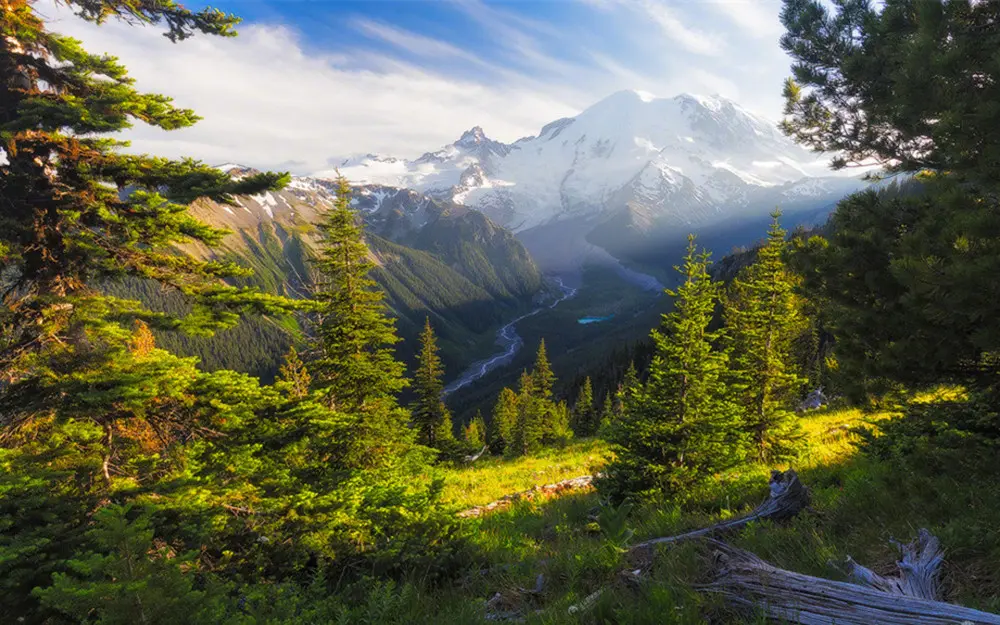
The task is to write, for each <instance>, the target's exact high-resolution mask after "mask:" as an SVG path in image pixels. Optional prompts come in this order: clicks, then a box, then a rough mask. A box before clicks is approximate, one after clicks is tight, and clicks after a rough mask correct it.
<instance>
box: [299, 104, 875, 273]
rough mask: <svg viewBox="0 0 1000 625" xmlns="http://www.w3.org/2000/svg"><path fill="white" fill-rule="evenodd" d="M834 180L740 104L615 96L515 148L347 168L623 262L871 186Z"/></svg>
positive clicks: (363, 162)
mask: <svg viewBox="0 0 1000 625" xmlns="http://www.w3.org/2000/svg"><path fill="white" fill-rule="evenodd" d="M825 169H826V167H825V162H824V161H823V160H821V159H819V158H817V157H816V156H815V155H814V154H812V153H810V152H807V151H805V150H803V149H802V148H800V147H799V146H797V145H796V144H794V143H793V142H791V141H790V140H788V139H787V138H786V137H784V136H783V135H782V134H781V133H780V132H779V131H778V130H777V128H776V127H775V125H774V124H772V123H771V122H768V121H767V120H765V119H763V118H761V117H758V116H756V115H754V114H752V113H750V112H748V111H746V110H745V109H743V108H742V107H740V106H739V105H738V104H736V103H734V102H732V101H729V100H726V99H724V98H721V97H702V96H694V95H688V94H683V95H680V96H677V97H674V98H653V97H650V96H648V95H647V94H643V93H640V92H636V91H621V92H618V93H615V94H613V95H611V96H609V97H607V98H605V99H604V100H601V101H600V102H598V103H596V104H594V105H593V106H591V107H590V108H588V109H586V110H585V111H583V112H582V113H580V114H579V115H577V116H576V117H573V118H565V119H560V120H556V121H554V122H552V123H550V124H548V125H546V126H544V127H543V128H542V130H541V132H540V133H539V134H538V136H535V137H526V138H524V139H520V140H518V141H516V142H514V143H512V144H504V143H500V142H497V141H493V140H491V139H489V138H488V137H487V136H486V135H485V133H483V131H482V129H481V128H478V127H477V128H473V129H472V130H470V131H468V132H466V133H465V134H464V135H463V136H462V137H461V138H460V139H459V140H458V141H456V142H455V143H453V144H451V145H448V146H446V147H444V148H443V149H441V150H438V151H437V152H432V153H428V154H425V155H423V156H421V157H420V158H418V159H415V160H412V161H407V160H402V159H398V158H392V157H382V156H378V155H366V156H363V157H360V158H352V159H346V160H344V161H343V162H342V163H340V165H339V171H341V172H342V173H344V175H345V176H347V177H348V178H349V179H350V180H352V181H356V182H357V183H359V184H376V185H382V186H383V187H393V188H405V189H413V190H416V191H419V192H420V193H423V194H426V195H428V196H430V197H433V198H437V199H441V200H446V201H449V202H453V203H457V204H464V205H466V206H469V207H472V208H475V209H477V210H480V211H482V212H483V213H485V214H486V215H487V216H489V217H490V218H491V219H493V220H494V221H496V222H497V223H499V224H501V225H503V226H506V227H508V228H510V229H511V230H513V231H515V232H517V233H519V235H521V234H523V233H524V232H526V231H530V230H532V229H536V228H539V227H541V226H546V225H552V224H557V223H562V222H569V221H573V222H575V223H577V224H579V223H585V224H588V228H587V231H588V233H589V234H592V235H596V236H588V237H587V239H589V240H590V241H591V242H594V243H597V244H598V245H600V246H602V247H605V248H606V249H608V251H611V252H612V253H613V254H615V255H616V256H619V257H620V258H621V257H623V256H627V255H630V254H635V253H636V252H638V251H640V250H641V249H643V248H647V247H655V246H656V245H657V244H659V243H661V242H662V241H663V239H664V237H669V236H670V235H676V234H677V233H679V232H683V234H686V233H687V232H689V231H692V230H699V229H701V228H705V227H708V226H718V225H720V224H724V223H725V222H727V221H747V220H753V219H754V218H757V217H761V216H765V215H766V214H767V213H769V212H770V211H771V210H773V209H774V208H775V206H781V207H782V208H783V210H784V211H785V212H786V214H792V213H795V212H798V211H803V210H806V211H808V210H815V209H816V208H817V207H819V206H825V205H829V204H832V203H833V202H834V201H836V200H838V199H840V198H841V197H843V196H844V195H845V194H847V193H850V192H852V191H854V190H856V189H858V188H859V187H860V186H861V185H862V183H861V181H859V180H857V179H853V178H847V177H839V176H830V175H826V172H825ZM331 175H332V172H320V173H318V174H316V177H317V178H324V177H328V176H331ZM536 238H537V237H536ZM543 239H544V237H543Z"/></svg>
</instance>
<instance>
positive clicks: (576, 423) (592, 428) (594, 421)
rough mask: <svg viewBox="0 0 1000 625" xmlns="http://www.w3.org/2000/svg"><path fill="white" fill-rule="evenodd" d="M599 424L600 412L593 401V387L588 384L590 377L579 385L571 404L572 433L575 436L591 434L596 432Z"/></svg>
mask: <svg viewBox="0 0 1000 625" xmlns="http://www.w3.org/2000/svg"><path fill="white" fill-rule="evenodd" d="M599 425H600V413H599V412H598V411H597V405H596V404H595V403H594V389H593V386H591V384H590V377H587V378H586V379H585V380H584V381H583V386H581V387H580V394H579V395H577V396H576V402H575V403H574V404H573V420H572V423H571V426H572V428H573V433H574V434H576V435H577V436H592V435H593V434H595V433H596V432H597V428H598V426H599Z"/></svg>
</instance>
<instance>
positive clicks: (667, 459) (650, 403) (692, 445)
mask: <svg viewBox="0 0 1000 625" xmlns="http://www.w3.org/2000/svg"><path fill="white" fill-rule="evenodd" d="M708 258H709V255H708V254H707V253H698V252H697V250H696V248H695V243H694V237H689V239H688V250H687V255H686V256H685V258H684V264H683V266H682V267H678V271H680V272H681V274H682V275H683V277H684V282H683V283H682V284H681V286H680V287H679V288H678V289H677V291H667V293H668V294H669V295H671V296H672V297H673V298H674V310H673V312H670V313H668V314H666V315H664V316H663V323H662V325H661V327H660V328H659V329H657V330H654V331H653V332H652V339H653V342H654V343H655V345H656V353H655V355H654V357H653V361H652V363H651V365H650V369H649V377H648V379H647V381H646V383H645V384H644V385H639V386H636V387H634V388H633V389H632V390H630V391H629V392H628V394H627V395H626V397H625V405H624V409H623V414H622V416H621V417H620V418H619V419H617V420H616V421H615V422H613V424H612V426H611V428H610V431H609V434H608V440H609V441H610V442H611V444H612V450H613V451H614V454H615V458H614V460H612V461H611V462H610V463H609V465H608V466H607V468H606V469H605V475H604V476H603V477H602V478H601V479H600V480H599V482H598V488H600V489H601V490H602V491H604V492H605V493H606V494H608V495H609V496H611V497H612V498H613V499H616V500H621V499H624V498H626V497H628V496H630V495H639V496H643V495H649V494H653V493H657V492H666V493H668V494H671V493H678V492H683V490H684V489H685V488H687V487H689V486H690V485H691V484H693V483H696V482H698V481H699V480H701V479H703V478H705V477H706V476H708V475H710V474H712V473H714V472H717V471H719V470H722V469H725V468H727V467H729V466H732V465H733V464H734V463H735V462H737V461H738V460H739V457H740V455H739V453H738V451H739V449H740V447H741V441H739V438H738V434H739V428H738V425H739V411H738V407H737V406H736V405H735V403H734V402H733V401H732V400H731V399H730V397H729V394H728V392H727V389H726V387H725V380H724V378H725V375H726V370H727V366H728V361H729V357H728V353H727V352H726V351H724V350H722V349H720V347H719V346H720V343H721V340H722V337H723V333H722V331H721V330H712V329H710V328H711V324H712V320H713V316H714V312H715V306H716V303H717V302H718V299H719V285H718V284H717V283H715V282H713V281H712V278H711V276H710V275H709V273H708V265H709V260H708Z"/></svg>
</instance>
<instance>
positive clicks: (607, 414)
mask: <svg viewBox="0 0 1000 625" xmlns="http://www.w3.org/2000/svg"><path fill="white" fill-rule="evenodd" d="M614 420H615V409H614V406H613V404H612V403H611V392H610V391H609V392H607V393H605V394H604V405H603V406H602V407H601V421H600V423H599V425H598V429H597V433H598V434H599V435H600V436H606V435H607V432H608V429H609V428H610V427H611V424H612V423H613V422H614Z"/></svg>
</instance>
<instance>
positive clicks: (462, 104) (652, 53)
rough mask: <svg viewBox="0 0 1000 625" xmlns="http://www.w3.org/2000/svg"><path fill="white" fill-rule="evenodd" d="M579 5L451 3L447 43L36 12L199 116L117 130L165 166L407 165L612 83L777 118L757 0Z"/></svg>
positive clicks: (550, 113)
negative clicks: (542, 12) (180, 31)
mask: <svg viewBox="0 0 1000 625" xmlns="http://www.w3.org/2000/svg"><path fill="white" fill-rule="evenodd" d="M584 1H585V2H586V4H583V3H582V2H581V3H576V4H572V5H570V4H566V5H565V6H566V7H568V8H570V9H572V10H573V11H576V14H574V15H573V16H572V17H575V19H578V20H579V22H578V23H577V24H574V23H573V22H571V21H562V17H563V16H562V15H561V14H560V15H559V18H558V19H556V18H553V14H552V13H549V14H548V15H549V19H548V21H546V20H543V19H541V18H540V17H539V15H535V14H532V15H531V16H530V17H529V16H527V15H525V13H526V11H524V10H519V8H518V7H520V5H514V4H508V5H504V6H503V7H497V6H495V5H491V4H487V3H486V2H483V1H481V0H451V2H449V3H448V4H446V5H442V6H445V7H450V9H445V13H446V14H447V15H449V16H451V17H452V18H454V19H455V20H456V24H462V26H461V27H460V28H462V29H463V30H462V31H461V33H462V35H464V36H456V37H452V36H450V35H452V34H454V32H453V31H454V30H455V28H457V27H456V26H455V24H452V25H451V26H452V28H451V30H449V29H448V28H437V29H435V30H434V33H435V35H434V36H430V35H429V34H428V32H425V31H423V30H421V29H420V28H419V26H418V24H419V23H420V22H419V20H418V21H416V22H410V23H407V24H404V23H396V22H395V21H393V18H392V17H389V16H387V15H386V14H385V13H383V14H381V15H380V16H379V17H378V18H377V19H376V18H375V17H373V16H370V15H360V14H357V13H350V12H343V11H342V12H341V13H339V14H336V15H333V14H331V15H330V16H329V18H328V19H329V20H330V23H329V24H325V23H324V27H326V28H331V29H333V28H337V29H340V28H347V29H349V30H350V31H351V32H350V35H352V36H353V37H345V38H340V39H337V40H333V39H328V38H323V37H320V36H316V33H312V36H313V37H314V38H313V39H309V38H308V36H307V35H306V34H305V33H304V32H303V31H301V30H299V29H297V28H295V27H293V26H290V25H280V24H279V23H277V22H268V23H262V22H257V23H252V22H251V23H247V24H245V25H243V27H242V28H241V29H240V36H239V37H237V38H235V39H222V38H215V37H207V36H198V37H194V38H192V39H190V40H188V41H185V42H182V43H179V44H171V43H169V41H167V40H166V39H165V38H164V37H162V36H160V31H159V30H157V29H155V28H149V27H131V26H126V25H123V24H120V23H116V22H109V23H107V24H106V25H104V26H101V27H97V26H95V25H93V24H89V23H85V22H83V21H81V20H79V19H77V18H76V17H74V16H72V15H71V13H70V11H68V10H66V9H65V8H59V7H57V6H55V5H54V4H52V3H51V0H39V2H38V4H36V5H35V6H36V7H38V8H40V9H41V10H43V11H44V14H45V16H46V18H47V19H51V20H53V21H52V24H51V25H52V28H53V30H55V31H57V32H62V33H65V34H68V35H71V36H74V37H77V38H79V39H81V40H83V42H84V45H85V47H86V48H87V49H88V50H91V51H94V52H105V53H110V54H113V55H116V56H118V57H120V58H121V59H122V61H123V62H124V63H125V65H126V66H127V67H128V68H129V70H130V73H131V74H132V75H133V76H134V77H135V78H136V79H137V81H138V85H139V87H140V88H141V89H143V90H146V91H151V92H157V93H164V94H166V95H169V96H171V97H173V98H174V99H175V100H176V102H177V103H178V104H179V105H180V106H184V107H190V108H193V109H195V111H197V112H198V114H199V115H201V116H202V117H203V118H204V120H203V121H202V122H200V123H199V124H197V125H196V126H194V127H193V128H189V129H184V130H180V131H176V132H169V133H167V132H161V131H157V130H152V129H148V128H141V127H137V128H136V129H134V130H133V131H129V132H128V133H127V135H126V136H127V138H129V139H131V140H132V141H133V146H134V149H136V150H140V151H148V152H152V153H157V154H163V155H165V156H181V155H190V156H194V157H197V158H201V159H203V160H206V161H208V162H224V161H235V162H244V163H246V164H249V165H255V166H259V167H278V166H280V165H282V164H284V165H285V166H288V167H293V168H294V169H295V170H296V171H298V172H308V171H312V170H315V169H322V168H325V167H326V166H327V160H328V159H329V158H330V157H334V156H343V155H347V154H350V153H357V152H381V153H387V154H393V155H396V156H417V155H419V154H421V153H423V152H425V151H428V150H432V149H435V148H437V147H439V146H440V145H443V144H444V143H447V142H450V141H453V140H454V139H455V138H456V137H458V136H459V135H460V134H461V132H463V131H464V130H466V129H468V128H470V127H472V126H475V125H480V126H483V127H484V128H485V129H486V131H487V132H488V133H489V134H490V135H491V136H494V137H495V138H497V139H500V140H503V141H513V140H515V139H517V138H519V137H522V136H525V135H529V134H534V133H536V132H537V131H538V129H539V128H540V127H541V126H542V125H544V124H546V123H548V122H550V121H552V120H554V119H557V118H559V117H565V116H572V115H575V114H576V113H578V112H579V111H580V110H582V109H583V108H585V107H587V106H589V105H590V104H592V103H594V102H596V101H597V100H599V99H601V98H603V97H604V96H606V95H608V94H609V93H611V92H613V91H616V90H620V89H624V88H635V89H642V90H645V91H649V92H652V93H654V94H656V95H660V96H672V95H675V94H676V93H679V92H681V91H689V92H695V93H720V94H722V95H725V96H727V97H732V98H734V99H737V98H738V99H739V100H740V101H741V102H742V103H743V104H744V105H745V106H747V107H748V108H751V109H752V110H756V111H758V112H760V111H763V112H765V113H767V112H771V113H772V114H774V115H776V114H777V112H778V111H779V110H780V81H781V79H782V78H783V76H784V72H785V70H786V69H787V65H788V64H787V60H786V59H784V58H783V56H782V53H781V51H780V50H779V49H778V48H777V46H776V45H771V44H767V43H765V42H763V39H756V37H758V35H759V33H758V31H768V29H771V30H773V24H771V22H770V21H769V20H771V18H769V17H768V15H769V13H768V10H765V9H762V8H759V7H757V5H756V4H752V3H756V2H757V0H748V2H746V3H741V2H738V1H737V0H728V1H727V0H704V1H698V2H686V3H683V4H668V3H667V1H666V0H584ZM710 1H711V7H712V8H711V9H710V10H706V11H701V12H700V13H698V12H697V11H695V8H698V9H699V10H700V7H703V6H705V5H709V4H710ZM767 1H769V2H774V1H776V0H767ZM734 7H735V11H734V12H730V11H729V9H731V8H734ZM570 13H571V12H570ZM723 13H724V18H723V17H720V14H723ZM276 19H277V18H276ZM774 19H776V18H774ZM699 20H700V21H699ZM755 24H756V26H754V25H755ZM768 24H771V25H770V26H768ZM577 25H579V26H580V28H576V26H577ZM303 27H305V26H303ZM306 31H308V28H307V29H306ZM750 31H753V32H750ZM358 34H360V35H361V37H360V38H359V37H358V36H357V35H358ZM470 35H472V36H470ZM475 35H479V38H478V40H476V39H475V38H474V36H475ZM345 41H350V42H353V43H349V44H348V43H344V42H345ZM470 70H474V71H470ZM761 85H764V86H763V87H761Z"/></svg>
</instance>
